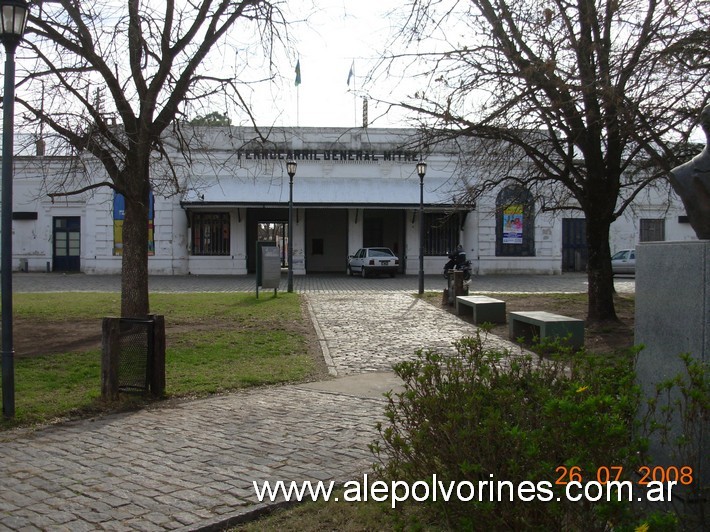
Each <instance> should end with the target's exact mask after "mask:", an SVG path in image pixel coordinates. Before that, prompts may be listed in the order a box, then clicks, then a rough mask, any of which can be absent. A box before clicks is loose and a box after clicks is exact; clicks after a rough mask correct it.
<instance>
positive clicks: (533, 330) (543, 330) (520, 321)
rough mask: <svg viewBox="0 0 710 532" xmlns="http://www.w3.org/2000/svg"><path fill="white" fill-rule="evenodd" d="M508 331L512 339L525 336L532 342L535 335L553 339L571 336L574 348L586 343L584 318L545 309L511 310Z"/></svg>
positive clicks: (570, 343) (571, 343)
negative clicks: (562, 314) (561, 314)
mask: <svg viewBox="0 0 710 532" xmlns="http://www.w3.org/2000/svg"><path fill="white" fill-rule="evenodd" d="M508 332H509V333H510V339H511V340H517V339H518V338H521V337H522V338H524V339H525V341H526V342H530V341H531V340H532V338H533V337H534V336H536V337H538V338H539V339H540V340H542V339H543V338H546V339H550V340H553V339H555V338H567V336H568V335H571V336H570V338H569V341H568V342H569V344H568V345H570V346H571V347H573V348H574V349H579V348H581V347H582V346H583V345H584V320H580V319H577V318H569V317H567V316H560V315H559V314H552V313H551V312H544V311H526V312H510V313H509V314H508Z"/></svg>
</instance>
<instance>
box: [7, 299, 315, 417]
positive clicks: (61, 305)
mask: <svg viewBox="0 0 710 532" xmlns="http://www.w3.org/2000/svg"><path fill="white" fill-rule="evenodd" d="M119 305H120V302H119V297H118V295H117V294H114V293H51V294H16V295H15V296H14V310H15V322H16V326H15V340H16V342H15V345H16V351H17V352H18V354H17V356H16V357H15V409H16V417H15V419H14V420H10V421H8V420H2V421H0V428H9V427H11V426H15V425H25V424H33V423H45V422H49V421H52V420H55V419H65V418H68V417H75V416H86V415H93V414H96V413H100V412H105V411H111V410H119V409H122V408H130V407H134V406H136V405H139V404H143V403H144V402H145V399H143V398H141V397H140V396H136V395H132V394H122V398H121V400H120V401H119V403H118V404H106V403H104V402H102V401H101V399H100V385H101V383H100V374H101V367H100V355H101V348H100V341H98V338H100V332H101V318H102V317H103V316H116V315H118V310H119ZM151 311H152V312H153V313H155V314H162V315H164V316H165V322H166V337H167V342H166V343H167V352H166V394H167V396H168V397H169V398H179V397H195V396H200V395H206V394H211V393H219V392H226V391H230V390H237V389H240V388H245V387H249V386H256V385H268V384H279V383H287V382H299V381H307V380H313V379H315V378H320V377H322V376H323V373H322V365H321V362H319V360H318V359H319V355H320V353H319V352H314V346H313V345H312V344H313V342H310V341H309V337H310V335H311V334H312V326H311V324H310V321H309V320H308V319H307V318H306V317H305V315H304V312H303V309H302V303H301V300H300V298H299V296H298V295H297V294H279V296H278V297H275V298H274V297H272V296H267V297H261V298H259V299H256V298H255V297H254V295H253V294H234V293H230V294H227V293H199V294H153V295H152V296H151ZM92 338H93V340H92ZM80 340H86V341H80ZM77 343H81V344H82V345H84V347H83V348H81V349H72V348H71V347H67V348H66V349H65V348H63V346H71V345H74V344H77ZM18 345H19V346H21V348H18ZM25 346H31V348H30V347H27V348H25ZM30 351H31V353H32V354H31V355H23V352H30Z"/></svg>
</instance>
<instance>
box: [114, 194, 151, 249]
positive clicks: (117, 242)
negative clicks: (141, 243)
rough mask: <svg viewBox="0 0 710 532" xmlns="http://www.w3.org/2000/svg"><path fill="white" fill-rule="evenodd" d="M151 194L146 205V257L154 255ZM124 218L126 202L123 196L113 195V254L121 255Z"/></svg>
mask: <svg viewBox="0 0 710 532" xmlns="http://www.w3.org/2000/svg"><path fill="white" fill-rule="evenodd" d="M153 201H154V200H153V193H152V192H151V193H150V200H149V204H148V255H155V237H154V228H153ZM125 217H126V200H125V199H124V197H123V194H119V193H118V192H114V193H113V254H114V255H123V220H124V219H125Z"/></svg>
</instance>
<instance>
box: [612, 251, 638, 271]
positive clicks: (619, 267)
mask: <svg viewBox="0 0 710 532" xmlns="http://www.w3.org/2000/svg"><path fill="white" fill-rule="evenodd" d="M611 271H612V273H613V274H617V273H631V274H635V273H636V250H635V249H622V250H621V251H618V252H616V253H614V255H613V256H612V257H611Z"/></svg>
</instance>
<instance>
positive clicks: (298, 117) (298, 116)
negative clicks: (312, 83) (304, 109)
mask: <svg viewBox="0 0 710 532" xmlns="http://www.w3.org/2000/svg"><path fill="white" fill-rule="evenodd" d="M295 84H296V127H300V125H301V58H300V57H299V58H298V61H296V81H295Z"/></svg>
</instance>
